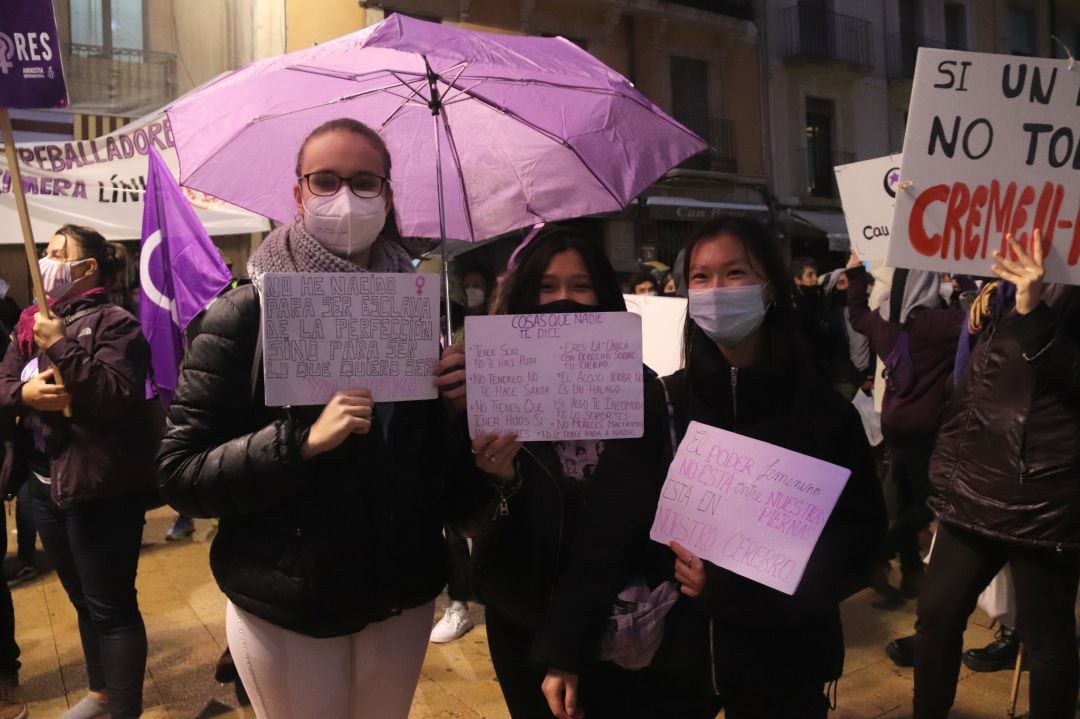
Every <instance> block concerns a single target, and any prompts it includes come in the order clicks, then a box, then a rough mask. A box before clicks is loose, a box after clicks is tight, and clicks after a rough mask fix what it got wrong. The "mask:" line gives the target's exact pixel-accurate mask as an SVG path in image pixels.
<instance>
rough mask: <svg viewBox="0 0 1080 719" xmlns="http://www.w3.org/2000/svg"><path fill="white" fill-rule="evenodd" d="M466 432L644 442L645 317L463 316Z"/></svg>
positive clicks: (595, 314)
mask: <svg viewBox="0 0 1080 719" xmlns="http://www.w3.org/2000/svg"><path fill="white" fill-rule="evenodd" d="M465 367H466V369H467V372H468V378H467V381H466V384H465V386H466V388H467V393H468V397H467V399H468V411H469V434H470V436H472V437H478V436H480V435H483V434H488V433H492V432H494V433H497V434H509V433H510V432H517V434H518V439H520V440H522V441H533V440H561V439H611V438H616V437H640V436H641V433H642V432H643V431H644V428H645V402H644V385H643V382H642V365H641V318H640V317H638V316H637V315H635V314H631V313H629V312H574V313H566V314H552V313H547V314H527V315H495V316H492V317H466V318H465Z"/></svg>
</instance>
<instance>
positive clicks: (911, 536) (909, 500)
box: [885, 429, 936, 569]
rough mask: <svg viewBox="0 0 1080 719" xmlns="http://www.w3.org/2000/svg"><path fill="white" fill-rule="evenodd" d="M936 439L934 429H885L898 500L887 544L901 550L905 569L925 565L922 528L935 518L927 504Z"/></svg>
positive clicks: (899, 551) (892, 551) (894, 549)
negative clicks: (931, 458)
mask: <svg viewBox="0 0 1080 719" xmlns="http://www.w3.org/2000/svg"><path fill="white" fill-rule="evenodd" d="M935 440H936V434H935V433H933V432H928V433H920V432H893V431H890V430H888V429H886V430H885V441H886V442H888V443H889V451H890V453H891V455H892V476H893V482H894V483H895V484H896V492H897V500H898V502H897V504H898V506H897V512H896V521H895V522H893V525H892V527H891V528H890V529H889V534H888V538H887V542H886V544H887V546H888V549H889V552H890V554H892V553H894V552H895V553H899V555H900V566H901V567H903V568H905V569H908V568H912V567H917V568H921V567H922V554H920V552H919V532H921V531H922V530H923V529H924V528H926V527H927V526H928V525H929V524H930V520H931V519H933V518H934V515H933V513H932V512H931V511H930V508H929V507H927V506H926V496H927V494H928V493H929V490H930V479H929V474H930V455H931V454H932V453H933V451H934V442H935Z"/></svg>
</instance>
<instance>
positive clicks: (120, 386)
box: [0, 225, 161, 719]
mask: <svg viewBox="0 0 1080 719" xmlns="http://www.w3.org/2000/svg"><path fill="white" fill-rule="evenodd" d="M124 264H125V259H124V256H123V254H122V250H120V249H118V246H117V245H114V244H112V243H109V242H106V241H105V238H103V237H102V236H101V235H100V234H99V233H98V232H96V231H94V230H92V229H90V228H88V227H76V226H74V225H65V226H63V227H61V228H60V229H59V230H57V233H56V235H54V236H53V238H52V239H51V240H50V241H49V244H48V247H47V248H46V250H45V256H44V257H43V258H42V259H41V276H42V280H43V283H44V286H45V291H46V293H47V294H48V295H49V297H51V298H52V302H51V303H50V304H51V310H52V315H53V316H51V317H45V316H43V315H41V314H35V309H34V307H30V308H27V309H26V310H24V311H23V314H22V317H21V318H20V320H19V323H18V325H17V327H16V332H15V335H16V337H15V341H14V342H12V343H11V346H10V347H9V348H8V351H7V354H6V355H5V357H4V360H3V363H2V364H0V420H2V421H3V422H4V424H9V423H10V422H12V421H13V420H14V419H15V418H16V417H18V418H20V423H19V425H18V427H17V428H16V430H15V431H16V443H15V444H16V447H18V448H19V450H20V451H18V452H17V453H16V457H15V459H16V460H18V462H17V465H18V466H19V469H18V470H13V471H14V472H17V473H18V474H20V475H22V476H16V477H9V478H5V479H6V480H7V481H16V482H21V481H22V480H23V479H25V481H27V482H29V484H30V495H31V497H32V505H33V510H34V521H35V523H36V525H37V529H38V533H39V534H40V535H41V543H42V544H43V545H44V547H45V552H46V553H47V554H48V555H49V559H50V561H51V562H52V565H53V567H55V568H56V574H57V576H59V578H60V583H61V584H63V586H64V590H65V591H66V592H67V594H68V597H69V598H70V599H71V603H72V604H74V605H75V610H76V612H77V614H78V617H79V636H80V638H81V639H82V646H83V654H84V655H85V658H86V673H87V679H88V681H89V685H90V693H89V695H88V696H86V697H84V698H83V699H82V701H80V702H79V703H77V704H76V705H75V706H74V707H72V708H71V709H70V710H68V712H66V713H65V714H63V716H64V717H70V718H71V719H74V718H75V717H78V718H79V719H90V718H92V717H109V716H112V717H125V718H126V717H137V716H139V715H140V714H141V713H142V689H143V674H144V673H145V671H146V628H145V627H144V625H143V620H142V615H141V614H140V613H139V604H138V601H137V599H136V594H135V574H136V572H137V570H138V565H139V546H140V543H141V540H142V528H143V514H144V510H145V508H146V501H147V493H148V492H150V491H151V490H152V489H153V486H154V485H153V481H154V465H153V453H154V448H155V447H156V437H154V436H153V435H154V428H155V427H156V428H157V430H160V427H161V424H160V421H158V422H157V423H155V422H153V421H152V420H153V417H152V415H151V413H152V412H157V413H158V414H157V417H158V419H159V420H160V405H158V406H157V407H155V406H154V404H153V403H156V400H152V401H151V402H148V401H147V400H146V394H145V392H146V377H147V372H148V369H149V365H150V347H149V345H148V344H147V342H146V338H145V337H143V334H142V331H141V330H140V328H139V321H138V320H136V319H135V318H134V317H132V316H131V315H130V314H129V313H128V312H127V311H126V310H124V309H122V308H120V307H118V306H117V305H115V304H113V303H112V302H111V301H110V300H109V287H110V286H111V285H112V280H113V278H114V277H116V276H117V275H118V274H120V273H121V272H122V271H123V268H124ZM56 373H59V375H60V376H61V377H63V379H64V386H63V387H59V386H57V385H56V383H55V379H56ZM69 406H70V408H71V412H70V415H71V416H70V417H65V416H64V414H63V411H64V408H65V407H69ZM5 489H7V488H5Z"/></svg>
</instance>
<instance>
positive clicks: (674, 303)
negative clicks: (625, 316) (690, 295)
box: [623, 295, 686, 377]
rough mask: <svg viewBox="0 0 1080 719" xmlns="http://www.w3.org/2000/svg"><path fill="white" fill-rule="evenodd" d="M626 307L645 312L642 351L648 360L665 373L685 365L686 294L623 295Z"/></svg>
mask: <svg viewBox="0 0 1080 719" xmlns="http://www.w3.org/2000/svg"><path fill="white" fill-rule="evenodd" d="M623 299H624V300H625V301H626V309H628V310H629V311H631V312H633V313H634V314H636V315H641V351H642V357H643V358H644V360H645V364H646V365H648V367H649V369H651V370H652V371H653V372H656V373H657V374H658V375H660V376H661V377H665V376H667V375H669V374H675V373H676V372H677V371H679V368H681V367H682V346H683V325H684V324H685V323H686V298H685V297H655V296H653V295H623Z"/></svg>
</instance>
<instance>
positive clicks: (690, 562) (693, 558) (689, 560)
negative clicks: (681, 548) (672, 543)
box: [686, 554, 697, 567]
mask: <svg viewBox="0 0 1080 719" xmlns="http://www.w3.org/2000/svg"><path fill="white" fill-rule="evenodd" d="M695 559H697V557H695V556H694V555H693V554H691V555H690V556H689V557H688V558H687V560H686V566H688V567H689V566H690V565H691V564H693V562H694V560H695Z"/></svg>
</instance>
